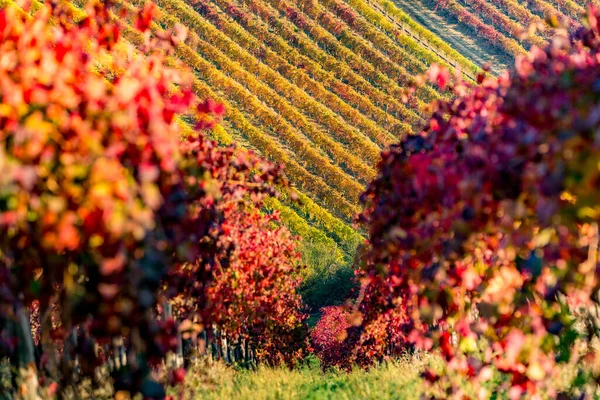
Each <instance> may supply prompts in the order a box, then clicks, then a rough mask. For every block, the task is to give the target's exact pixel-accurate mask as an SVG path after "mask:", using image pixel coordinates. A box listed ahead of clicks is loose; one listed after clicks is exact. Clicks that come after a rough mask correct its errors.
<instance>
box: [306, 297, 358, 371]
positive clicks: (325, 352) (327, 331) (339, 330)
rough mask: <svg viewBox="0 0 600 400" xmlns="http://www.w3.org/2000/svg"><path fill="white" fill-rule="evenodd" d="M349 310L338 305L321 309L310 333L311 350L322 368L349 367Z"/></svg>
mask: <svg viewBox="0 0 600 400" xmlns="http://www.w3.org/2000/svg"><path fill="white" fill-rule="evenodd" d="M349 316H350V312H349V311H348V310H347V309H346V308H344V307H340V306H329V307H323V308H322V309H321V319H319V322H317V325H315V327H314V328H313V330H312V331H311V333H310V341H311V344H312V346H313V350H314V352H315V354H316V355H317V357H319V360H321V366H322V367H323V368H329V367H334V366H335V367H340V368H344V369H349V368H350V367H351V364H350V354H349V350H350V349H349V342H348V341H347V340H346V339H347V338H348V333H347V329H348V328H350V324H349V323H348V317H349Z"/></svg>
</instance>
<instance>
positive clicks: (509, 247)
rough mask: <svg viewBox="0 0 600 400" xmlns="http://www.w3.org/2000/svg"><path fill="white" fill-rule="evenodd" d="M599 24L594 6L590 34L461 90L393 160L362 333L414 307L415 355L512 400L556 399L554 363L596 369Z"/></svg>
mask: <svg viewBox="0 0 600 400" xmlns="http://www.w3.org/2000/svg"><path fill="white" fill-rule="evenodd" d="M598 17H599V13H598V11H597V10H596V9H595V8H594V7H591V8H590V12H589V15H588V18H587V24H588V25H587V26H588V27H587V28H582V29H580V30H578V31H577V32H576V33H574V34H573V35H571V36H570V37H564V36H557V37H556V38H555V39H554V40H553V42H552V43H551V44H550V45H549V46H548V47H547V48H545V49H543V50H542V49H538V48H534V49H532V51H531V53H530V54H529V55H528V56H527V57H521V58H519V59H518V60H517V62H516V66H515V69H514V70H513V71H510V72H507V73H506V74H504V75H503V76H501V77H500V78H498V79H496V78H491V77H485V76H483V75H481V76H480V77H479V85H474V86H472V85H469V84H467V83H464V82H462V81H460V80H458V81H457V82H456V83H455V84H454V85H453V90H454V93H455V98H454V99H453V100H450V101H445V102H439V103H437V104H436V105H435V109H434V113H433V116H432V117H431V119H430V121H429V123H428V124H427V126H426V128H425V129H424V130H423V131H422V132H421V133H420V134H418V135H415V136H409V137H406V138H405V139H404V140H403V141H402V142H401V143H399V144H398V145H395V146H393V147H392V148H391V149H390V151H387V152H385V153H384V154H383V157H382V160H381V162H380V164H379V176H378V178H377V179H376V180H375V181H374V182H373V183H372V184H371V185H370V186H369V188H368V189H367V192H366V193H365V194H364V196H363V201H364V202H365V203H366V209H365V211H364V213H363V214H362V216H361V220H362V221H363V222H364V223H366V224H367V226H368V229H369V241H370V245H371V247H372V248H371V251H370V252H369V255H368V259H369V262H368V263H366V264H365V265H366V267H365V268H364V269H363V270H362V271H361V274H362V278H363V279H364V280H365V282H367V283H368V284H369V285H370V286H372V288H371V289H370V290H371V291H372V292H373V293H374V295H373V296H371V297H368V298H365V301H364V303H363V305H362V306H363V307H364V308H365V310H369V311H372V312H371V315H368V314H367V315H366V316H365V323H364V324H365V326H366V327H367V328H365V329H368V326H369V325H370V324H371V323H372V321H375V320H376V319H377V318H378V317H379V316H380V315H382V313H385V312H386V310H390V309H395V308H396V307H397V305H398V304H402V305H403V307H404V306H406V307H407V308H408V313H409V314H408V315H409V317H410V319H411V325H412V326H411V327H410V329H409V330H408V332H407V333H408V339H409V341H410V342H412V343H415V344H417V345H418V346H420V347H422V348H427V349H429V348H431V347H432V346H435V347H437V348H439V349H440V350H441V354H442V355H443V357H444V358H445V359H446V360H447V361H448V365H447V367H448V369H449V370H453V371H458V372H459V373H460V374H462V375H463V376H465V377H468V378H473V379H472V380H473V382H474V383H475V384H476V386H477V385H479V383H481V382H483V381H485V380H486V379H489V376H490V374H489V372H490V366H493V367H495V368H496V369H497V370H499V371H501V372H502V373H504V374H506V375H507V376H509V377H510V379H509V381H510V384H509V388H507V390H508V391H509V392H510V394H511V396H519V395H522V394H523V393H524V392H528V393H529V394H532V393H535V392H536V391H537V390H540V389H544V390H548V391H549V393H552V392H551V390H553V385H552V380H553V378H554V377H555V376H554V375H555V374H556V373H557V371H558V369H557V368H555V366H556V364H557V363H567V362H571V363H575V362H576V361H577V360H583V361H582V362H584V363H587V364H588V365H590V364H589V363H590V362H591V360H594V359H596V358H597V356H598V355H597V354H596V353H595V350H594V349H593V348H591V347H589V348H587V350H586V352H584V353H581V352H579V351H577V350H576V346H575V345H574V343H575V342H576V341H578V340H579V338H580V336H581V335H580V334H579V332H578V331H577V330H576V329H575V318H574V315H573V307H574V306H575V305H577V306H579V305H582V306H584V307H592V306H593V305H596V304H597V303H598V298H597V293H598V289H599V288H600V287H599V286H598V280H597V277H596V271H597V268H598V257H597V255H598V228H597V223H598V217H599V216H600V213H599V212H598V210H600V202H599V200H600V199H599V198H598V190H597V184H598V175H599V174H600V172H599V171H600V170H599V169H598V167H597V164H598V160H599V156H600V151H599V150H600V148H599V143H600V142H599V141H598V140H597V137H596V136H597V131H598V128H599V123H600V118H598V117H597V109H598V105H599V102H600V96H599V94H598V90H596V87H597V85H598V82H599V81H600V79H599V78H600V75H599V74H600V68H599V65H598V63H599V60H600V57H599V55H600V52H599V49H600V47H599V44H600V40H599V26H598ZM446 77H447V75H446V73H445V72H443V71H442V70H440V69H439V68H438V69H436V70H434V71H433V73H432V76H431V78H433V80H437V81H438V83H441V84H442V86H443V85H445V84H446ZM401 300H402V301H401ZM449 330H453V331H454V332H457V333H458V335H459V339H458V345H457V346H454V345H453V343H452V340H451V335H450V332H449ZM597 332H598V330H597V327H594V329H593V332H592V334H593V336H595V335H597ZM582 371H583V372H582V373H583V374H585V373H586V372H585V371H593V372H592V373H591V375H592V378H594V379H597V378H598V375H597V372H596V371H595V370H594V369H593V368H588V369H587V370H586V369H585V368H584V369H583V370H582ZM428 377H430V378H431V379H432V380H436V379H438V378H439V376H438V375H436V374H433V373H429V374H428ZM453 389H454V390H459V389H458V387H454V388H453ZM479 390H483V389H481V388H479ZM481 393H485V392H482V391H480V394H481ZM483 395H484V396H485V394H483Z"/></svg>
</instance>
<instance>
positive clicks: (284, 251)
mask: <svg viewBox="0 0 600 400" xmlns="http://www.w3.org/2000/svg"><path fill="white" fill-rule="evenodd" d="M222 227H223V230H224V235H222V236H221V238H220V244H221V245H222V246H224V247H228V246H230V245H235V249H234V251H233V253H232V254H231V255H230V256H229V258H228V259H227V260H226V262H222V263H221V265H220V266H219V267H217V268H216V270H215V272H214V274H213V282H212V283H211V285H210V287H208V289H207V294H206V297H207V299H206V307H205V310H204V313H203V320H204V321H206V322H208V323H210V324H215V325H217V326H219V328H220V329H221V330H222V331H223V332H225V333H226V334H227V335H228V336H229V337H230V338H231V339H232V340H239V339H240V338H244V339H246V340H247V341H249V343H250V345H251V346H252V347H253V348H254V349H255V351H256V355H257V359H258V360H259V361H266V362H268V363H269V364H276V363H279V362H282V361H283V362H285V363H287V364H288V365H293V364H294V363H295V362H296V361H298V360H301V359H302V358H304V356H305V355H306V351H307V343H306V337H307V326H306V315H305V314H302V313H301V310H302V299H301V298H300V295H299V294H298V293H297V292H296V290H297V288H298V286H299V284H300V280H299V278H298V271H299V270H300V264H299V261H300V255H299V253H298V251H297V249H296V245H297V243H296V240H295V238H293V237H292V236H291V234H290V233H289V231H288V230H287V229H285V228H283V227H281V226H280V225H279V220H278V217H277V215H270V216H265V215H261V214H260V213H259V212H258V211H256V210H250V211H243V212H239V211H234V212H230V213H228V214H227V219H226V221H225V223H224V224H223V226H222Z"/></svg>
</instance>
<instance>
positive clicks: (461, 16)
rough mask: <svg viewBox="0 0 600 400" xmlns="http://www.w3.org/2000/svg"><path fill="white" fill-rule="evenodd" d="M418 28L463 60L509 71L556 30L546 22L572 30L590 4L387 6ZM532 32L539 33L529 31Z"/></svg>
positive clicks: (501, 0)
mask: <svg viewBox="0 0 600 400" xmlns="http://www.w3.org/2000/svg"><path fill="white" fill-rule="evenodd" d="M391 1H392V2H393V3H394V4H395V6H396V7H398V8H400V9H403V10H404V11H405V12H406V13H408V14H409V15H410V16H411V17H413V18H415V19H416V20H418V21H419V22H420V23H421V24H422V25H423V26H425V27H427V28H429V29H431V30H433V31H435V32H436V33H437V34H438V35H439V36H440V37H441V38H443V39H444V40H446V41H447V42H449V43H451V44H453V45H454V46H455V47H457V48H458V47H460V48H462V52H463V54H470V55H471V57H473V58H475V59H478V60H484V59H487V60H489V61H491V62H493V67H494V69H495V71H500V70H501V69H503V68H506V67H507V66H509V65H511V64H512V63H513V62H514V59H515V57H517V56H519V55H522V54H525V53H526V52H527V51H528V50H529V49H530V48H531V47H532V46H543V45H544V43H546V42H547V41H548V40H549V39H550V38H551V37H552V35H554V34H555V33H556V31H555V30H553V29H550V28H549V26H548V22H551V24H553V25H556V24H557V23H559V22H560V23H563V24H565V23H566V25H567V26H568V27H570V29H576V28H577V27H578V26H579V25H580V23H581V16H582V15H583V14H584V13H585V10H586V8H587V5H588V4H589V3H596V4H597V1H596V0H594V1H574V0H526V1H519V0H469V1H462V0H391ZM531 27H536V28H538V29H531Z"/></svg>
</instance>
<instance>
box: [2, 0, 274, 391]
mask: <svg viewBox="0 0 600 400" xmlns="http://www.w3.org/2000/svg"><path fill="white" fill-rule="evenodd" d="M103 3H104V4H103ZM103 3H101V2H96V3H91V4H90V5H89V6H88V7H87V8H86V13H87V17H86V18H85V19H84V20H83V21H81V22H79V23H74V22H73V20H72V18H71V17H70V15H69V13H68V11H67V10H66V9H65V8H62V7H60V6H51V5H49V4H46V5H45V6H44V7H43V8H42V9H41V10H40V11H38V12H37V13H36V14H35V16H33V17H32V18H31V19H24V18H23V17H21V16H19V15H17V14H16V12H15V11H14V10H13V9H12V8H6V9H2V10H0V54H1V56H0V58H1V59H2V62H0V175H1V178H0V256H1V258H0V277H2V279H1V280H0V301H1V303H2V304H1V306H0V338H1V340H0V356H8V357H9V358H10V359H11V360H12V361H13V362H18V361H19V360H21V361H23V363H22V364H23V365H24V364H26V363H28V362H31V361H32V360H31V353H32V351H31V348H27V346H26V345H27V343H28V340H27V338H26V336H27V334H26V331H27V327H25V328H23V321H25V324H26V320H27V318H26V313H25V307H26V306H28V305H30V304H31V303H32V302H33V301H36V302H37V303H36V304H39V312H40V316H41V343H42V347H43V351H44V353H45V354H46V357H45V358H44V359H45V360H48V361H47V363H46V365H44V369H46V370H47V371H48V372H49V376H50V378H51V379H53V380H60V382H61V383H63V384H67V383H69V382H70V380H71V379H72V377H73V375H72V371H71V370H70V368H71V367H72V363H71V362H70V360H69V357H68V355H70V354H75V355H77V354H79V355H81V356H82V359H85V361H86V365H89V366H90V368H88V369H86V368H84V367H83V365H82V372H84V373H89V374H91V373H92V372H93V367H94V366H95V365H97V363H100V362H101V360H100V359H96V360H94V357H97V356H98V353H97V352H96V351H94V350H93V348H94V345H95V344H102V343H105V342H107V341H109V340H111V339H112V338H115V337H119V338H121V337H123V338H125V342H126V343H127V359H128V363H127V367H126V368H122V369H121V370H120V371H118V376H115V386H116V387H117V388H122V389H126V390H130V391H133V392H138V391H141V392H142V393H143V394H144V395H145V396H148V397H153V396H157V395H158V396H160V393H161V389H160V388H159V387H158V386H157V385H156V384H155V383H154V382H152V381H151V380H150V379H149V378H148V372H149V368H150V366H151V365H153V364H155V363H156V362H158V361H160V359H161V357H162V356H163V355H164V353H165V352H166V351H167V350H169V349H172V346H173V340H172V338H171V337H172V334H173V333H172V331H173V330H172V326H171V325H169V324H170V322H169V321H166V322H160V321H159V320H158V319H157V318H156V315H155V314H156V313H155V310H156V308H157V305H158V294H159V289H161V288H162V287H163V286H162V285H163V284H164V280H165V279H166V278H167V277H168V272H169V271H170V270H171V269H172V268H175V267H176V266H178V265H182V264H185V263H197V264H200V265H214V263H215V259H217V258H218V257H222V256H221V253H220V252H221V250H222V249H221V247H220V246H219V245H218V240H219V235H220V233H221V232H222V230H221V223H223V221H225V214H226V209H225V206H223V204H225V203H227V204H228V206H230V207H232V206H231V205H230V204H232V202H233V200H235V199H241V198H242V197H243V196H246V195H248V196H251V195H252V194H253V193H259V192H260V193H265V194H274V193H275V190H274V185H275V184H283V180H282V175H281V173H280V169H279V167H277V166H273V165H270V164H266V163H263V164H260V165H259V164H258V163H257V162H252V163H250V162H244V160H243V159H242V158H240V157H238V156H236V157H233V156H232V154H233V150H232V149H218V148H217V147H216V145H215V143H213V142H211V141H209V140H207V139H206V138H204V137H203V135H202V134H199V135H198V136H195V137H191V138H188V139H186V140H183V141H182V140H181V139H180V137H179V128H178V124H177V122H176V120H175V116H176V114H180V113H185V112H187V111H188V110H189V109H190V107H196V108H197V110H196V112H195V114H196V115H198V116H199V120H198V129H200V130H201V129H207V128H210V127H211V126H212V125H213V121H215V120H218V119H219V118H220V117H221V116H222V114H223V112H224V109H223V106H222V105H220V104H217V103H215V102H213V101H210V100H207V101H204V102H198V100H197V99H196V98H195V96H194V95H193V93H192V91H191V81H192V75H191V73H190V72H189V71H188V70H187V69H186V68H182V67H181V66H180V65H177V66H176V67H175V68H168V67H165V65H167V63H166V62H165V58H166V56H167V54H168V52H169V49H170V48H171V46H172V45H173V43H174V42H176V41H177V38H176V37H174V36H169V35H164V37H162V36H161V37H160V38H155V39H154V40H153V41H150V40H148V44H150V46H147V49H145V50H144V51H145V54H142V55H143V57H140V56H134V57H132V56H131V55H130V54H128V53H129V48H128V47H127V45H124V44H123V43H122V41H120V32H121V31H120V27H119V25H118V23H116V22H115V20H116V19H118V18H116V17H117V15H115V14H114V13H113V10H112V8H111V6H110V4H106V3H107V2H103ZM151 19H152V6H151V5H149V6H147V7H146V8H145V9H144V10H143V11H142V12H141V13H140V15H139V16H138V17H137V19H136V26H137V28H138V29H140V30H142V31H145V30H146V29H147V28H148V27H149V25H150V21H151ZM147 34H148V35H149V33H147ZM148 37H149V36H148ZM120 46H124V47H125V50H124V51H123V49H122V47H120ZM138 50H140V49H138ZM138 55H139V54H138ZM196 278H197V279H198V283H199V285H201V286H202V285H204V284H205V280H209V279H211V276H208V275H207V274H200V275H198V276H196ZM55 307H57V308H58V310H59V315H60V317H59V319H58V321H55V323H54V324H52V323H51V322H50V321H51V319H50V318H48V316H49V315H50V313H51V310H52V309H53V308H55ZM165 329H170V332H167V331H166V330H165ZM70 335H76V336H78V342H77V345H75V344H72V346H71V347H68V343H70V342H69V341H67V340H66V339H67V338H68V337H69V336H70ZM29 342H30V340H29ZM56 342H58V343H60V344H61V347H62V351H63V357H61V362H60V365H59V361H58V358H57V357H56V353H57V348H56ZM24 354H25V357H24V356H23V355H24ZM63 387H64V386H63Z"/></svg>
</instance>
